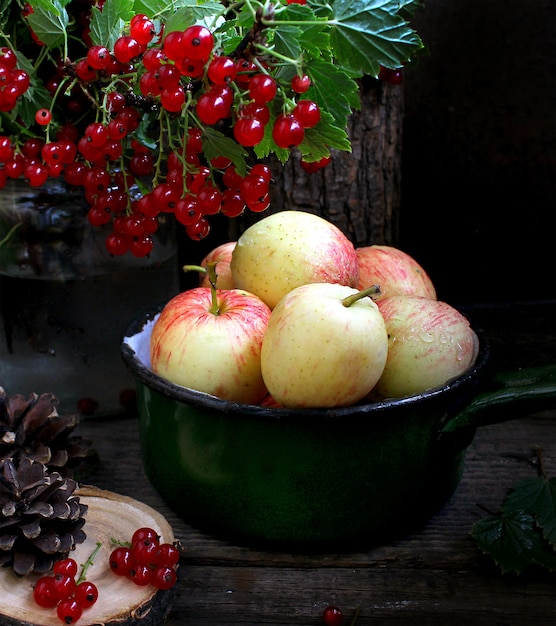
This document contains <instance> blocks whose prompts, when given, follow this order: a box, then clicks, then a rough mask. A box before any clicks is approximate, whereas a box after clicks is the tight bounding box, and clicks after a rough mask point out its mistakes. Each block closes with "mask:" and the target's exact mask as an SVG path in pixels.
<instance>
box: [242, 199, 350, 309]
mask: <svg viewBox="0 0 556 626" xmlns="http://www.w3.org/2000/svg"><path fill="white" fill-rule="evenodd" d="M231 269H232V276H233V281H234V284H235V286H236V287H238V288H239V289H245V290H246V291H249V292H251V293H254V294H255V295H257V296H259V298H261V300H263V301H264V302H266V303H267V304H268V306H269V307H270V308H271V309H272V308H274V307H275V306H276V304H277V303H278V301H279V300H280V299H281V298H282V297H283V296H285V295H286V294H287V293H288V292H289V291H291V290H292V289H294V288H295V287H299V286H301V285H305V284H307V283H339V284H341V285H348V286H350V287H355V286H356V285H357V280H358V277H359V264H358V260H357V254H356V253H355V248H354V246H353V244H352V243H351V241H350V240H349V239H348V238H347V237H346V235H344V233H343V232H342V231H341V230H340V229H339V228H338V227H337V226H335V225H334V224H332V223H331V222H329V221H327V220H325V219H323V218H322V217H319V216H318V215H314V214H312V213H306V212H304V211H280V212H278V213H274V214H272V215H269V216H267V217H265V218H263V219H262V220H260V221H259V222H256V223H255V224H253V225H252V226H250V227H249V228H248V229H247V230H245V232H243V233H242V234H241V235H240V237H239V238H238V241H237V244H236V247H235V248H234V251H233V253H232V261H231Z"/></svg>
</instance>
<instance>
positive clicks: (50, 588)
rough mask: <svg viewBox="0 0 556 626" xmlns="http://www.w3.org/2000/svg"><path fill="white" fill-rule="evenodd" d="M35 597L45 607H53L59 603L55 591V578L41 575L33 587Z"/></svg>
mask: <svg viewBox="0 0 556 626" xmlns="http://www.w3.org/2000/svg"><path fill="white" fill-rule="evenodd" d="M33 599H34V600H35V602H36V603H37V604H38V605H39V606H42V607H44V608H52V607H54V606H56V605H57V604H58V598H57V597H56V594H55V593H54V578H53V577H52V576H41V578H39V579H38V580H37V582H36V583H35V586H34V587H33Z"/></svg>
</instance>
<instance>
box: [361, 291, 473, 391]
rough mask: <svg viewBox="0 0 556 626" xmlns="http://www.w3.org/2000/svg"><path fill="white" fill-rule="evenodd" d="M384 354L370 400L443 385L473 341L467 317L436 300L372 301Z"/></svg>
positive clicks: (463, 365)
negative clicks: (381, 325)
mask: <svg viewBox="0 0 556 626" xmlns="http://www.w3.org/2000/svg"><path fill="white" fill-rule="evenodd" d="M377 306H378V309H379V310H380V313H381V314H382V317H383V318H384V322H385V324H386V330H387V331H388V358H387V360H386V364H385V366H384V371H383V372H382V375H381V377H380V379H379V380H378V382H377V384H376V386H375V388H374V389H373V391H372V395H373V398H378V399H380V398H400V397H404V396H410V395H413V394H417V393H421V392H423V391H426V390H428V389H433V388H435V387H439V386H441V385H444V384H445V383H447V382H448V381H450V380H451V379H454V378H457V377H458V376H460V375H461V374H463V373H464V372H465V371H466V370H468V369H469V368H470V367H471V366H472V365H473V363H474V362H475V359H476V357H477V351H478V347H479V342H478V338H477V335H476V334H475V331H474V330H473V329H472V328H471V325H470V324H469V320H468V319H467V318H466V317H465V316H464V315H463V314H462V313H460V312H459V311H458V310H457V309H455V308H454V307H452V306H451V305H449V304H447V303H446V302H442V301H440V300H431V299H429V298H422V297H419V296H391V297H389V298H384V299H382V300H378V301H377Z"/></svg>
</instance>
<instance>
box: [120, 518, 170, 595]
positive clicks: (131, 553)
mask: <svg viewBox="0 0 556 626" xmlns="http://www.w3.org/2000/svg"><path fill="white" fill-rule="evenodd" d="M178 560H179V550H178V548H176V546H175V545H173V544H171V543H160V537H159V536H158V534H157V532H156V531H155V530H153V529H152V528H146V527H145V528H139V529H137V530H136V531H135V532H134V533H133V536H132V538H131V545H130V546H118V547H117V548H115V549H114V550H113V551H112V553H111V554H110V569H111V570H112V571H113V572H114V573H115V574H117V575H118V576H125V577H127V578H129V579H130V580H131V581H133V582H134V583H135V584H136V585H140V586H144V585H154V586H155V587H156V588H157V589H164V590H166V589H171V588H172V587H173V586H174V585H175V584H176V580H177V573H176V565H177V563H178Z"/></svg>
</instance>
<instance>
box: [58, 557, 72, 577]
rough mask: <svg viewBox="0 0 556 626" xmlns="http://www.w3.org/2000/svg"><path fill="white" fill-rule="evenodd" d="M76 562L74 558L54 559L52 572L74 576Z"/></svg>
mask: <svg viewBox="0 0 556 626" xmlns="http://www.w3.org/2000/svg"><path fill="white" fill-rule="evenodd" d="M77 569H78V568H77V562H76V561H75V560H74V559H71V558H67V559H62V560H61V561H56V563H54V567H53V568H52V571H53V573H54V574H66V575H67V576H75V575H76V574H77Z"/></svg>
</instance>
